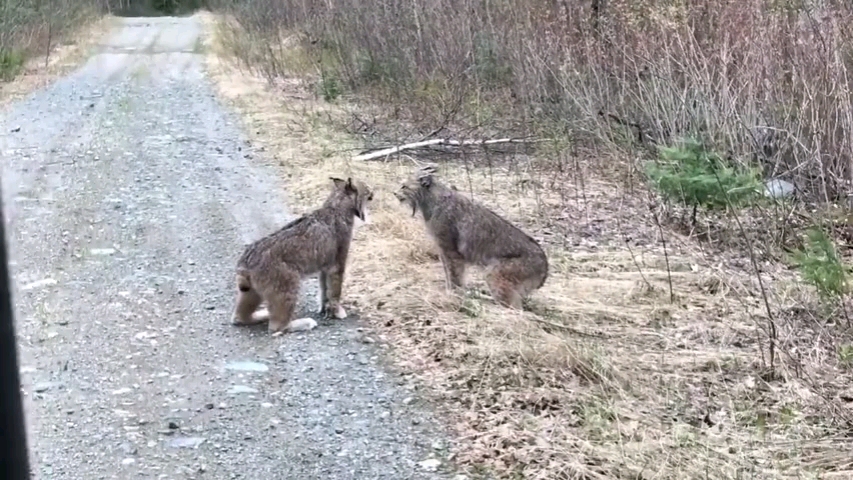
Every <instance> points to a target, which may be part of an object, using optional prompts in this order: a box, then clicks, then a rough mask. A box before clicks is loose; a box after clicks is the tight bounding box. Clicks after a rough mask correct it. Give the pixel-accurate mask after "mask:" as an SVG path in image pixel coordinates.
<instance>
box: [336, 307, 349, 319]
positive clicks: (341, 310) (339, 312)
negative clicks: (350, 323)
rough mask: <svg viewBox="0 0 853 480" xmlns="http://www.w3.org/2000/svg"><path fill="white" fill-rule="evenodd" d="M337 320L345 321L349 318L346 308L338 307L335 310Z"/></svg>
mask: <svg viewBox="0 0 853 480" xmlns="http://www.w3.org/2000/svg"><path fill="white" fill-rule="evenodd" d="M335 318H337V319H338V320H343V319H344V318H347V311H346V310H344V307H342V306H340V305H338V306H337V308H335Z"/></svg>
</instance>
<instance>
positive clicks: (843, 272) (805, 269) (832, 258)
mask: <svg viewBox="0 0 853 480" xmlns="http://www.w3.org/2000/svg"><path fill="white" fill-rule="evenodd" d="M791 260H792V261H793V263H794V264H795V265H796V266H797V268H798V269H799V271H800V274H801V275H802V277H803V280H804V281H805V282H806V283H808V284H809V285H812V286H814V287H815V288H816V289H817V293H818V295H820V298H821V300H822V301H823V302H835V301H837V300H840V299H841V298H843V297H844V295H846V294H847V291H848V288H849V284H848V280H847V267H846V266H845V265H844V264H843V263H842V262H841V258H840V257H839V256H838V252H837V251H836V249H835V244H834V243H833V241H832V239H831V238H829V236H828V235H827V234H826V233H825V232H824V231H823V230H821V229H819V228H811V229H809V230H808V231H807V232H806V239H805V242H804V244H803V247H802V248H801V249H800V250H799V251H797V252H795V253H794V254H793V255H792V256H791Z"/></svg>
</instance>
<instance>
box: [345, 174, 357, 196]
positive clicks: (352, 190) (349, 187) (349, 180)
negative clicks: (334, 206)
mask: <svg viewBox="0 0 853 480" xmlns="http://www.w3.org/2000/svg"><path fill="white" fill-rule="evenodd" d="M346 191H347V193H355V186H354V185H353V184H352V178H350V177H347V185H346Z"/></svg>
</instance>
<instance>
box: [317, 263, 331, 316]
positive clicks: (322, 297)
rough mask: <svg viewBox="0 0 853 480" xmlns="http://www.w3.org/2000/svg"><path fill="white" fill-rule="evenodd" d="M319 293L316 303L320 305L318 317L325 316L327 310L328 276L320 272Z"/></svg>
mask: <svg viewBox="0 0 853 480" xmlns="http://www.w3.org/2000/svg"><path fill="white" fill-rule="evenodd" d="M319 280H320V281H319V283H320V292H319V295H318V298H317V301H318V302H319V303H320V312H319V313H320V315H325V314H326V312H327V311H328V310H329V274H328V273H326V272H320V279H319Z"/></svg>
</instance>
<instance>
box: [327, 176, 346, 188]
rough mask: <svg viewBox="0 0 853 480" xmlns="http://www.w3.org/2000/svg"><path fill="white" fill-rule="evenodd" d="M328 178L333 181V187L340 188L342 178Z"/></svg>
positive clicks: (342, 184)
mask: <svg viewBox="0 0 853 480" xmlns="http://www.w3.org/2000/svg"><path fill="white" fill-rule="evenodd" d="M329 179H330V180H331V181H333V182H335V187H337V188H342V187H343V186H344V180H343V179H341V178H337V177H329Z"/></svg>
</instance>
